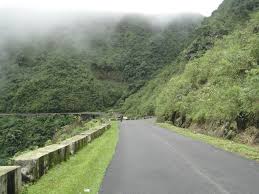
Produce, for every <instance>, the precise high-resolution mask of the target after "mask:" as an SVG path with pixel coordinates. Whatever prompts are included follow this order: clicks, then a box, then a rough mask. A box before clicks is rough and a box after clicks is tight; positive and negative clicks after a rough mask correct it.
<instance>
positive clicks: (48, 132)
mask: <svg viewBox="0 0 259 194" xmlns="http://www.w3.org/2000/svg"><path fill="white" fill-rule="evenodd" d="M73 121H74V118H73V116H62V115H54V116H39V117H34V116H33V117H22V116H20V117H19V116H2V117H0V145H1V146H0V165H1V164H6V162H7V160H8V158H9V157H11V156H13V155H14V154H15V153H17V152H20V151H24V150H26V149H33V148H35V147H38V146H39V147H40V146H43V145H44V144H45V143H46V141H47V140H51V139H52V138H53V136H54V135H55V133H56V131H57V129H59V128H61V127H62V126H64V125H67V124H70V123H72V122H73Z"/></svg>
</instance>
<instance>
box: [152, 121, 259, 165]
mask: <svg viewBox="0 0 259 194" xmlns="http://www.w3.org/2000/svg"><path fill="white" fill-rule="evenodd" d="M157 124H158V125H159V126H160V127H163V128H166V129H169V130H171V131H174V132H176V133H178V134H180V135H183V136H186V137H190V138H192V139H195V140H199V141H202V142H205V143H208V144H211V145H213V146H215V147H217V148H221V149H223V150H226V151H229V152H233V153H237V154H239V155H241V156H243V157H245V158H248V159H252V160H256V161H259V147H258V146H249V145H245V144H240V143H236V142H233V141H230V140H226V139H222V138H218V137H212V136H208V135H204V134H200V133H195V132H194V131H192V130H188V129H183V128H179V127H175V126H173V125H171V124H168V123H157Z"/></svg>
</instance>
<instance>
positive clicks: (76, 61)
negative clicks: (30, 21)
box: [0, 15, 202, 112]
mask: <svg viewBox="0 0 259 194" xmlns="http://www.w3.org/2000/svg"><path fill="white" fill-rule="evenodd" d="M191 17H192V18H194V19H192V20H189V19H188V18H191ZM201 19H202V17H201V16H199V15H195V16H193V15H190V16H186V17H185V16H181V17H179V18H177V19H173V20H171V22H169V23H168V24H166V25H164V26H158V25H155V24H154V23H153V19H152V18H148V17H144V16H139V15H136V16H135V15H129V16H125V17H122V18H121V19H118V18H117V19H114V18H113V17H110V18H109V19H104V18H97V19H94V22H92V23H91V22H90V24H89V23H86V24H85V23H84V20H83V21H81V20H79V21H76V22H72V24H70V25H68V26H66V25H61V26H58V27H56V28H53V29H50V30H49V32H48V33H45V34H42V35H35V33H34V34H33V36H30V37H29V38H27V39H24V40H20V39H19V38H17V39H16V38H13V37H9V39H8V38H7V41H6V44H4V46H3V48H2V47H1V50H4V52H1V53H3V55H1V57H0V93H1V96H0V112H67V111H69V112H71V111H102V110H105V109H107V108H109V107H113V106H114V105H115V104H116V103H117V102H118V100H119V99H123V98H125V97H126V96H129V95H130V94H131V93H134V92H136V91H137V90H138V89H139V88H140V87H141V86H142V85H143V84H144V83H145V82H146V81H147V80H149V79H151V77H152V75H153V74H155V72H156V71H157V70H159V69H160V68H161V67H163V66H164V65H165V64H167V63H169V62H170V61H172V60H173V59H174V58H175V57H176V56H177V55H178V53H179V52H181V51H182V49H183V48H184V46H185V45H186V43H187V42H188V41H189V40H190V39H191V34H192V32H193V31H194V29H195V28H196V27H197V25H199V23H200V21H201ZM5 33H6V34H8V33H7V32H5ZM117 104H118V103H117Z"/></svg>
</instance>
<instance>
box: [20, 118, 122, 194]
mask: <svg viewBox="0 0 259 194" xmlns="http://www.w3.org/2000/svg"><path fill="white" fill-rule="evenodd" d="M117 141H118V124H117V122H113V123H112V127H111V128H110V129H109V130H108V131H106V132H105V133H104V134H103V135H102V136H101V137H99V138H97V139H96V140H94V141H93V142H91V143H90V144H89V145H87V146H86V147H85V148H83V149H82V150H81V151H79V152H78V153H77V154H76V155H75V156H73V157H71V158H70V160H69V161H67V162H64V163H62V164H60V165H58V166H56V167H54V168H53V169H51V170H50V171H49V172H48V173H47V174H46V175H44V176H43V177H42V178H41V179H40V180H39V181H37V182H36V183H35V184H33V185H29V186H28V187H26V188H25V189H24V190H25V191H24V193H26V194H46V193H48V194H70V193H71V194H79V193H85V192H84V189H90V192H88V193H92V194H96V193H98V191H99V188H100V185H101V183H102V180H103V177H104V175H105V171H106V168H107V166H108V165H109V163H110V161H111V159H112V156H113V154H114V151H115V147H116V144H117Z"/></svg>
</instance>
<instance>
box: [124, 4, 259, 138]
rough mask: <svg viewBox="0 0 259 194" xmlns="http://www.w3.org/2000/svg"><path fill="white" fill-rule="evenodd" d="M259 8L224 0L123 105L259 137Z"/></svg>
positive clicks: (179, 121)
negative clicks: (181, 48) (173, 57)
mask: <svg viewBox="0 0 259 194" xmlns="http://www.w3.org/2000/svg"><path fill="white" fill-rule="evenodd" d="M258 7H259V2H258V1H256V0H251V1H231V0H226V1H224V2H223V4H222V5H221V6H220V7H219V9H218V10H217V11H215V12H214V13H213V15H212V16H211V17H210V18H207V19H206V20H205V21H204V22H203V24H202V26H201V28H199V29H198V30H197V31H196V34H197V35H196V38H195V40H194V41H193V42H192V43H191V44H190V45H189V46H188V47H187V48H186V49H185V50H184V51H183V52H182V53H181V55H180V56H179V57H178V59H177V60H175V62H173V63H172V65H171V67H170V66H168V67H166V68H165V70H164V71H162V72H161V73H160V74H159V75H157V77H156V78H155V79H154V80H152V81H150V82H149V83H148V84H146V86H145V87H143V88H142V89H141V90H140V91H139V92H138V93H136V94H134V95H132V96H131V97H129V98H128V99H127V100H126V101H125V104H124V106H123V110H124V111H125V112H126V113H127V114H129V115H148V114H150V115H153V114H154V113H155V114H156V115H157V116H158V118H159V119H160V120H166V121H172V122H173V123H174V124H176V125H178V126H182V127H190V126H191V127H194V128H201V129H202V128H204V129H205V130H208V129H209V130H210V131H212V132H211V133H216V134H217V135H220V136H224V137H228V138H234V137H235V136H236V134H237V133H240V132H242V131H244V130H245V129H247V130H246V132H247V133H250V135H251V136H253V139H252V140H251V141H255V142H256V141H257V140H256V139H258V136H259V132H258V129H256V128H259V104H258V102H259V101H258V100H259V90H258V88H259V65H258V62H259V61H258V58H259V47H258V45H259V34H258V33H259V31H258V29H259V13H258ZM241 18H242V19H241ZM172 66H174V67H175V66H177V67H179V68H178V71H176V70H175V68H172ZM194 124H197V125H196V126H195V125H194ZM249 127H250V128H249ZM253 127H254V128H253ZM248 128H249V129H248ZM219 131H220V132H219Z"/></svg>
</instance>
